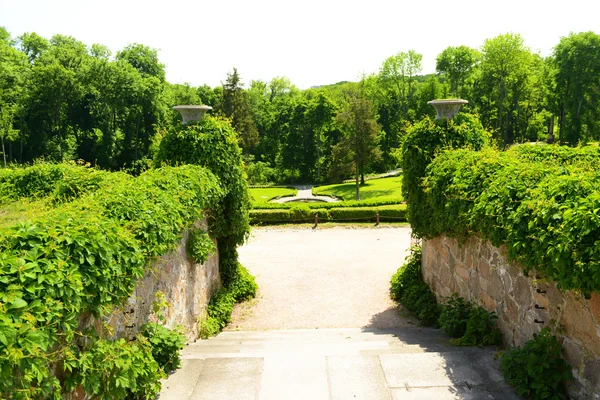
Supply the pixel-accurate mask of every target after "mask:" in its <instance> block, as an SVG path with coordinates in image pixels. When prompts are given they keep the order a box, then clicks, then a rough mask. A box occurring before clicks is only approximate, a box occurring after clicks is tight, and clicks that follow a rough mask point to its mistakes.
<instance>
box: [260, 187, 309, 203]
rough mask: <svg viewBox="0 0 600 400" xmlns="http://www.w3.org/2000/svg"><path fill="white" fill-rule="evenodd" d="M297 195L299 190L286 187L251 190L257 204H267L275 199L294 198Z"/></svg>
mask: <svg viewBox="0 0 600 400" xmlns="http://www.w3.org/2000/svg"><path fill="white" fill-rule="evenodd" d="M296 193H298V190H296V189H290V188H286V187H270V188H250V196H252V198H253V201H254V202H255V203H266V202H268V201H269V200H271V199H272V198H274V197H279V196H294V195H296Z"/></svg>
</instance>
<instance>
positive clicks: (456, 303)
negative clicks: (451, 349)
mask: <svg viewBox="0 0 600 400" xmlns="http://www.w3.org/2000/svg"><path fill="white" fill-rule="evenodd" d="M471 310H472V307H471V304H470V303H467V302H466V301H465V300H464V299H463V298H462V297H460V296H458V295H457V294H456V293H454V294H452V296H450V297H447V298H445V299H444V300H443V301H442V307H441V312H440V318H439V320H438V322H439V325H440V328H442V330H443V331H444V332H446V335H448V336H450V337H452V338H460V337H462V336H463V335H464V334H465V332H466V331H467V321H468V320H469V316H470V315H471Z"/></svg>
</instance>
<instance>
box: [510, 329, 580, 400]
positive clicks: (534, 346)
mask: <svg viewBox="0 0 600 400" xmlns="http://www.w3.org/2000/svg"><path fill="white" fill-rule="evenodd" d="M561 351H562V346H561V344H560V343H559V342H558V340H557V339H556V337H555V336H554V335H552V333H551V332H550V329H549V328H547V327H546V328H544V329H542V331H541V332H540V333H539V334H537V335H536V336H535V337H534V338H533V339H532V340H529V341H528V342H527V343H525V346H523V347H520V348H515V349H507V350H505V351H504V352H503V353H502V358H501V360H500V370H501V371H502V373H503V374H504V378H505V379H506V380H507V381H508V382H509V383H510V384H511V385H512V386H513V387H514V388H515V391H516V392H517V394H519V395H521V396H525V397H527V398H529V399H533V400H537V399H566V398H567V396H566V395H565V386H566V383H567V382H568V381H569V380H571V379H572V378H573V375H572V372H571V367H570V366H569V364H567V362H566V361H565V360H563V358H562V357H561Z"/></svg>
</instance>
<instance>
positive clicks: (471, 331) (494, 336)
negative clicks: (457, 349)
mask: <svg viewBox="0 0 600 400" xmlns="http://www.w3.org/2000/svg"><path fill="white" fill-rule="evenodd" d="M497 319H498V316H497V315H496V313H494V312H489V311H487V310H486V309H484V308H482V307H479V306H475V307H473V308H472V310H471V312H470V314H469V319H468V320H467V325H466V330H465V333H464V335H462V337H459V338H457V339H452V340H451V342H452V343H454V344H458V345H460V346H493V345H497V344H500V341H501V340H502V332H500V329H498V327H497V326H496V320H497Z"/></svg>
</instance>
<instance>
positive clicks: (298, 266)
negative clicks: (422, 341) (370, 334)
mask: <svg viewBox="0 0 600 400" xmlns="http://www.w3.org/2000/svg"><path fill="white" fill-rule="evenodd" d="M409 247H410V228H409V227H399V228H396V227H393V228H391V227H379V228H352V227H334V228H326V229H317V230H312V229H311V228H310V227H304V226H303V227H291V228H290V227H286V228H274V227H266V228H254V229H253V231H252V237H251V239H250V240H249V242H248V243H247V244H246V245H244V246H242V247H241V248H240V249H239V253H240V261H241V263H242V264H244V265H245V266H246V267H247V268H248V269H249V270H250V272H251V273H252V274H253V275H255V276H256V280H257V282H258V285H259V287H260V289H259V290H260V291H259V294H258V296H257V298H256V299H254V300H253V301H250V302H249V303H245V304H242V305H239V306H237V307H236V309H235V310H234V313H233V321H232V323H231V324H230V325H229V326H228V328H227V329H228V330H267V329H301V328H362V327H372V328H382V329H385V328H396V327H404V326H409V325H412V324H413V321H411V320H409V319H407V318H404V317H402V316H400V314H399V312H398V310H397V308H396V305H395V304H394V302H392V301H391V300H390V298H389V281H390V278H391V276H392V275H393V274H394V272H396V270H397V269H398V267H399V266H400V265H401V264H402V262H403V260H404V257H405V256H406V254H407V252H408V248H409Z"/></svg>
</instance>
